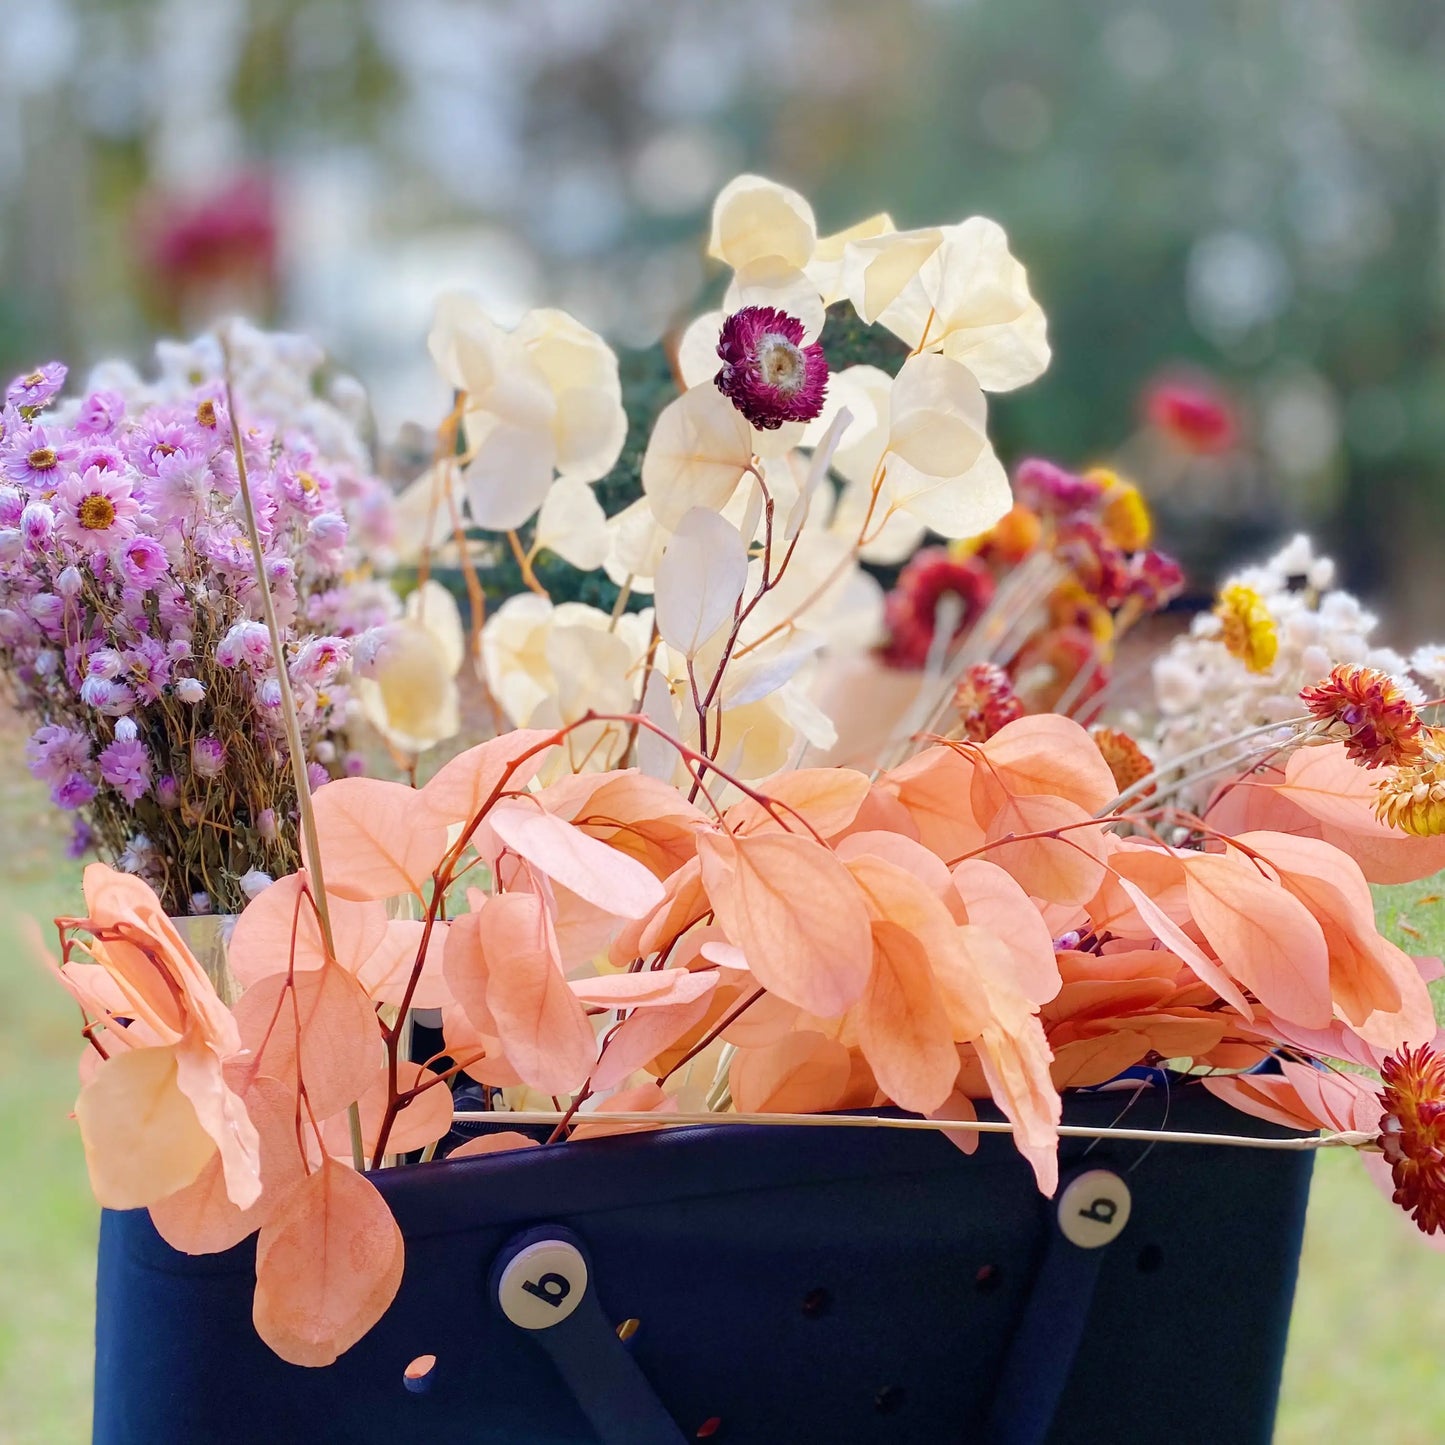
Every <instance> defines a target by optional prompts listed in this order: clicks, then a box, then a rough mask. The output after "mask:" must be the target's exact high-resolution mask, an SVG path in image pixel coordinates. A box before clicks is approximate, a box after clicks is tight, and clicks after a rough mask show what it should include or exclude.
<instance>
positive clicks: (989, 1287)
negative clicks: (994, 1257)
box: [973, 1264, 1003, 1294]
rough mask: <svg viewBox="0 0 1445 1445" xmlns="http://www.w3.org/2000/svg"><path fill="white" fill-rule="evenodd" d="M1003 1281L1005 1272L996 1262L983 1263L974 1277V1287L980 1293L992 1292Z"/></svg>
mask: <svg viewBox="0 0 1445 1445" xmlns="http://www.w3.org/2000/svg"><path fill="white" fill-rule="evenodd" d="M1002 1283H1003V1274H1002V1272H1001V1271H1000V1270H999V1267H998V1266H997V1265H996V1264H982V1265H980V1266H979V1268H978V1273H977V1274H976V1275H974V1277H973V1287H974V1289H976V1290H977V1291H978V1292H979V1294H992V1293H993V1292H994V1291H995V1290H996V1289H997V1288H998V1287H999V1285H1001V1284H1002Z"/></svg>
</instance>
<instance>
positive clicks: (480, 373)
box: [427, 291, 505, 397]
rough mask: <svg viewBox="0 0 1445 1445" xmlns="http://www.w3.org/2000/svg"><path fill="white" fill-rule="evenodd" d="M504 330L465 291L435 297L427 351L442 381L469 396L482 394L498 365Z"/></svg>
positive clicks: (449, 292)
mask: <svg viewBox="0 0 1445 1445" xmlns="http://www.w3.org/2000/svg"><path fill="white" fill-rule="evenodd" d="M504 344H505V333H504V332H503V331H502V330H501V329H500V328H499V327H498V326H497V325H496V323H495V322H494V321H493V320H492V318H491V317H490V316H488V315H487V312H486V308H485V307H484V306H483V305H482V303H481V300H480V298H478V297H476V296H473V295H471V294H470V293H469V292H465V291H444V292H443V293H442V294H441V295H440V296H439V297H437V303H436V312H435V317H434V319H433V321H432V328H431V331H430V333H429V334H428V336H427V350H428V351H429V352H430V353H431V358H432V360H433V361H434V362H435V363H436V366H437V370H438V371H440V372H441V374H442V376H443V377H444V378H445V379H446V381H447V382H448V383H449V384H450V385H451V386H453V387H455V388H456V389H458V390H460V391H465V392H468V393H469V394H470V395H471V396H473V397H484V396H485V395H486V394H487V393H488V392H489V391H490V390H491V388H492V385H493V382H494V381H495V379H496V376H497V372H498V371H499V369H500V366H501V357H502V352H503V348H504Z"/></svg>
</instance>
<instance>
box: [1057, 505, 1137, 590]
mask: <svg viewBox="0 0 1445 1445" xmlns="http://www.w3.org/2000/svg"><path fill="white" fill-rule="evenodd" d="M1054 555H1055V556H1056V557H1057V558H1058V559H1059V561H1060V562H1062V563H1063V564H1064V565H1065V566H1066V567H1068V568H1070V569H1071V570H1072V571H1073V574H1074V576H1075V577H1077V578H1078V580H1079V584H1080V585H1081V586H1082V587H1083V588H1084V590H1085V591H1086V592H1087V593H1089V595H1090V596H1091V597H1093V598H1094V599H1095V600H1096V601H1097V602H1099V603H1101V604H1102V605H1103V606H1105V607H1108V608H1110V609H1112V608H1115V607H1117V606H1119V604H1120V603H1121V602H1123V600H1124V599H1125V598H1126V597H1127V596H1128V595H1129V592H1130V590H1131V588H1132V587H1133V578H1132V577H1131V576H1130V574H1129V562H1128V559H1127V558H1126V557H1125V556H1124V554H1123V553H1122V552H1121V551H1120V550H1119V549H1118V548H1117V547H1116V546H1114V544H1113V543H1112V542H1110V541H1109V539H1108V538H1107V537H1106V536H1105V535H1104V533H1103V530H1102V528H1100V527H1098V526H1096V525H1095V524H1094V523H1093V522H1089V521H1086V520H1084V519H1083V518H1081V517H1076V518H1074V519H1073V520H1072V521H1069V522H1065V523H1064V524H1063V525H1062V526H1061V527H1060V528H1059V535H1058V541H1057V542H1056V543H1055V546H1054Z"/></svg>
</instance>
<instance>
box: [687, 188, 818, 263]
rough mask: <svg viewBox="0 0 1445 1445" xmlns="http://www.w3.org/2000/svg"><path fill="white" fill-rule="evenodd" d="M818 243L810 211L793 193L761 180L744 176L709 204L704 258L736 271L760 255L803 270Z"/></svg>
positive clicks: (802, 200)
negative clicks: (777, 258) (709, 211)
mask: <svg viewBox="0 0 1445 1445" xmlns="http://www.w3.org/2000/svg"><path fill="white" fill-rule="evenodd" d="M817 238H818V227H817V224H816V222H815V221H814V220H813V208H812V207H811V206H810V205H809V204H808V203H807V201H805V200H804V199H803V197H802V196H800V195H799V194H798V193H797V191H794V190H790V189H789V188H788V187H787V186H780V185H779V184H778V183H777V182H776V181H770V180H768V179H767V178H766V177H764V176H753V175H742V176H738V177H736V179H734V180H731V181H729V182H728V183H727V185H726V186H724V187H723V189H722V190H721V191H720V192H719V193H718V198H717V200H715V201H714V202H713V208H712V234H711V236H710V237H709V238H708V244H707V253H708V255H709V256H713V257H715V258H716V259H717V260H719V261H724V262H726V263H727V264H728V265H729V266H731V267H732V268H733V270H735V271H737V270H740V269H741V268H742V267H744V266H747V265H749V264H750V263H751V262H753V261H757V260H760V259H761V258H762V257H764V256H778V257H781V258H782V259H783V260H784V261H786V262H787V263H788V264H789V265H791V266H796V267H803V266H806V265H807V264H808V262H809V261H810V260H811V259H812V255H813V246H814V243H815V242H816V240H817Z"/></svg>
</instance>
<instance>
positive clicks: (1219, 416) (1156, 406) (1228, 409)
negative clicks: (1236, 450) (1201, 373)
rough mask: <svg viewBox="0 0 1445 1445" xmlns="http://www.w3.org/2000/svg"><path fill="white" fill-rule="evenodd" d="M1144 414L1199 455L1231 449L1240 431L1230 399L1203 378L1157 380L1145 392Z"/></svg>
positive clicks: (1189, 450)
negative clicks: (1192, 379)
mask: <svg viewBox="0 0 1445 1445" xmlns="http://www.w3.org/2000/svg"><path fill="white" fill-rule="evenodd" d="M1144 415H1145V416H1146V417H1148V419H1149V421H1150V423H1151V424H1152V425H1154V426H1156V427H1158V428H1159V430H1160V431H1162V432H1163V433H1164V434H1165V435H1166V436H1167V437H1168V438H1169V439H1170V440H1171V441H1172V442H1174V443H1175V445H1177V446H1179V447H1180V448H1182V449H1183V450H1184V451H1186V452H1193V453H1194V454H1195V455H1196V456H1213V455H1216V454H1218V453H1219V452H1225V451H1228V450H1229V448H1230V447H1232V446H1233V445H1234V442H1235V438H1236V437H1237V436H1238V434H1239V427H1238V424H1237V422H1236V421H1235V416H1234V408H1233V407H1232V406H1231V405H1230V403H1229V399H1228V398H1227V397H1226V396H1225V394H1224V392H1223V391H1221V390H1220V388H1219V387H1217V386H1216V385H1215V384H1214V383H1213V382H1211V381H1207V380H1203V379H1199V380H1194V381H1179V380H1173V381H1158V382H1155V383H1154V385H1153V386H1151V387H1150V388H1149V390H1148V391H1147V392H1146V393H1145V396H1144Z"/></svg>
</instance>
